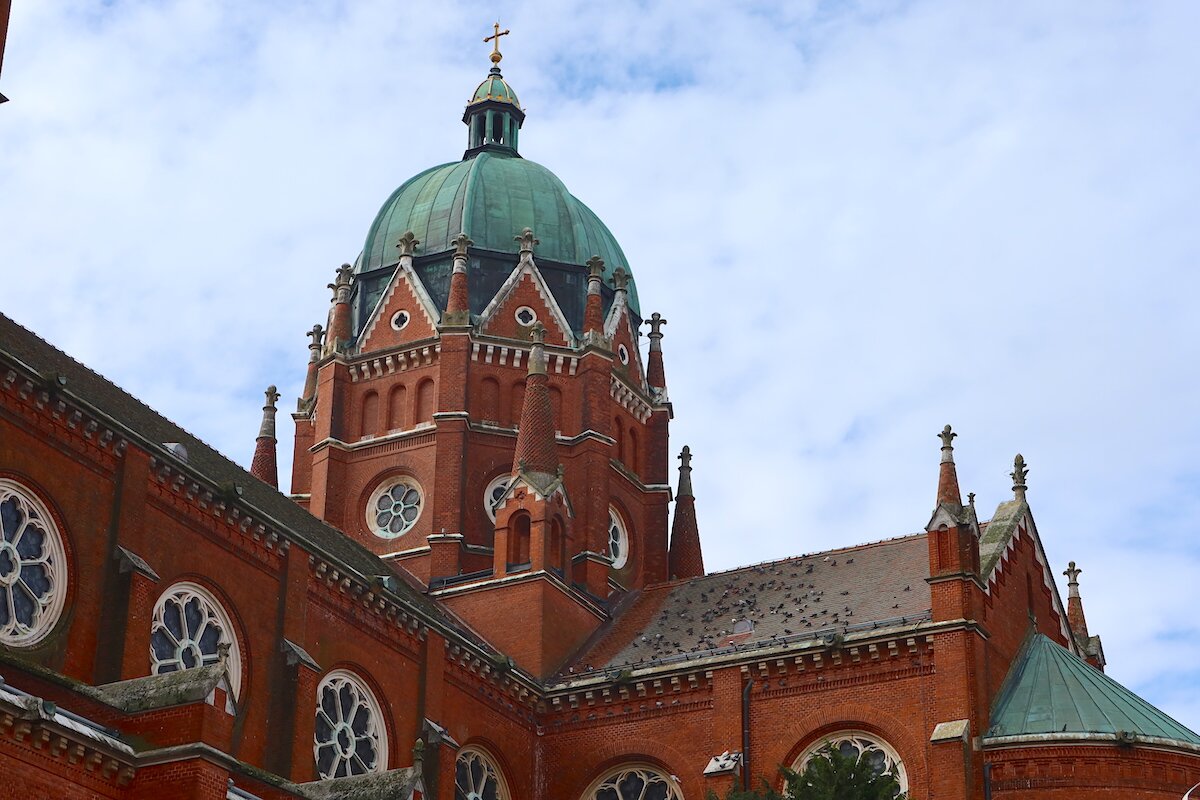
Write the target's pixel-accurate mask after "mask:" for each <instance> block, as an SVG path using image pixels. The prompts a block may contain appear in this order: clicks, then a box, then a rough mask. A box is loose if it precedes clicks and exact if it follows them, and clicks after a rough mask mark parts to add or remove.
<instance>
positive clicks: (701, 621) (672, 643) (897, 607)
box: [569, 533, 931, 674]
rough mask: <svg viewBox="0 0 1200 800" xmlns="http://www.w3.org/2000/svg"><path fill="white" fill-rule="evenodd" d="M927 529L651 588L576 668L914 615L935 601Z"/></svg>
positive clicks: (698, 652)
mask: <svg viewBox="0 0 1200 800" xmlns="http://www.w3.org/2000/svg"><path fill="white" fill-rule="evenodd" d="M928 576H929V550H928V545H927V543H926V538H925V534H923V533H920V534H915V535H912V536H906V537H903V538H899V539H889V540H886V541H882V542H875V543H872V544H864V545H858V546H856V547H848V548H843V549H839V550H829V551H826V552H822V553H813V554H811V555H803V556H796V557H793V558H787V559H784V560H782V561H774V562H770V563H766V564H758V565H755V566H751V567H743V568H741V569H735V570H731V571H729V572H716V573H712V574H710V575H704V576H702V577H699V578H693V579H691V580H687V581H682V582H676V583H670V584H664V585H662V586H657V587H652V588H650V589H647V590H645V591H643V593H642V594H641V596H640V597H638V598H637V599H636V600H634V601H633V603H632V605H631V606H630V607H629V608H628V609H626V610H625V613H623V614H621V615H620V616H619V617H617V619H616V620H614V621H613V622H611V623H609V626H608V628H607V629H605V630H604V632H603V633H602V634H601V636H600V637H599V638H598V639H597V640H595V643H594V645H593V646H592V647H590V648H588V650H587V651H586V652H585V653H584V655H583V656H582V657H581V658H579V659H577V660H576V662H575V664H574V665H573V666H572V667H571V668H570V670H569V671H570V672H572V673H574V674H579V673H587V672H589V671H593V670H597V669H604V668H619V667H623V666H633V665H638V664H642V665H645V664H647V663H653V662H661V661H669V660H675V659H682V658H688V657H702V656H706V655H715V654H716V653H717V652H719V651H720V650H721V649H722V648H725V647H732V646H733V645H736V646H737V648H738V649H743V648H752V647H756V646H768V645H771V644H774V643H782V642H783V641H785V640H796V641H799V640H801V639H804V638H810V637H812V636H813V635H814V634H816V633H818V632H821V631H830V632H832V631H834V630H845V629H851V630H853V629H856V628H872V627H882V626H883V625H890V624H892V623H895V624H904V623H903V622H902V619H903V618H908V620H907V621H909V622H911V621H912V619H913V618H918V617H921V616H922V615H926V614H928V613H929V610H930V607H931V606H930V592H929V584H927V583H926V582H925V579H926V578H927V577H928Z"/></svg>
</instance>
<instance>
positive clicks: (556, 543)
mask: <svg viewBox="0 0 1200 800" xmlns="http://www.w3.org/2000/svg"><path fill="white" fill-rule="evenodd" d="M549 548H550V552H548V553H547V554H546V563H548V564H549V565H550V568H551V569H552V570H554V571H555V572H557V573H558V577H560V578H563V579H564V580H565V579H566V569H567V532H566V528H565V527H564V526H563V523H562V520H561V519H559V518H558V517H555V518H554V520H553V521H552V522H551V523H550V544H549Z"/></svg>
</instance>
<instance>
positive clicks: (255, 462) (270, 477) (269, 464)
mask: <svg viewBox="0 0 1200 800" xmlns="http://www.w3.org/2000/svg"><path fill="white" fill-rule="evenodd" d="M265 394H266V396H267V402H266V405H264V406H263V414H262V425H260V426H259V428H258V439H256V440H255V442H254V458H253V459H252V460H251V461H250V474H251V475H253V476H254V477H256V478H258V479H259V480H260V481H262V482H264V483H268V484H270V485H271V486H274V487H275V488H276V489H278V488H279V468H278V466H277V464H276V459H275V411H276V409H275V403H276V402H277V401H278V400H279V392H278V391H276V390H275V387H274V386H268V387H267V391H266V392H265Z"/></svg>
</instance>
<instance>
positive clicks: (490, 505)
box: [483, 474, 512, 522]
mask: <svg viewBox="0 0 1200 800" xmlns="http://www.w3.org/2000/svg"><path fill="white" fill-rule="evenodd" d="M510 480H512V476H511V475H508V474H504V475H497V476H496V477H495V478H493V479H492V482H491V483H489V484H488V485H487V488H486V489H484V490H483V507H484V508H486V509H487V515H488V519H490V520H491V521H492V522H495V521H496V506H497V505H499V503H500V501H501V500H503V499H504V494H505V493H506V492H507V491H508V482H509V481H510Z"/></svg>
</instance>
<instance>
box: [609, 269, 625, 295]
mask: <svg viewBox="0 0 1200 800" xmlns="http://www.w3.org/2000/svg"><path fill="white" fill-rule="evenodd" d="M612 277H613V288H614V289H616V290H617V291H618V292H624V291H627V290H628V288H629V273H628V272H626V271H625V268H624V267H617V268H616V270H614V271H613V276H612Z"/></svg>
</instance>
